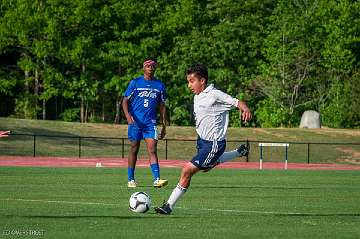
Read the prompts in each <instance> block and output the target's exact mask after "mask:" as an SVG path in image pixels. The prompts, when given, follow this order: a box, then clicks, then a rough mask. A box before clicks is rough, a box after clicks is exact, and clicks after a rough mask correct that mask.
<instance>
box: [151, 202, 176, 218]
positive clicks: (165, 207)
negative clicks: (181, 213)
mask: <svg viewBox="0 0 360 239" xmlns="http://www.w3.org/2000/svg"><path fill="white" fill-rule="evenodd" d="M155 212H156V213H159V214H165V215H169V214H170V213H171V212H172V210H171V208H170V205H169V203H167V202H165V203H164V205H162V206H161V207H155Z"/></svg>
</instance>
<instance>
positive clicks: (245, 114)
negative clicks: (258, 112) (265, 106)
mask: <svg viewBox="0 0 360 239" xmlns="http://www.w3.org/2000/svg"><path fill="white" fill-rule="evenodd" d="M241 118H242V120H243V121H245V122H247V121H249V120H251V118H252V115H251V112H250V110H244V111H243V112H242V114H241Z"/></svg>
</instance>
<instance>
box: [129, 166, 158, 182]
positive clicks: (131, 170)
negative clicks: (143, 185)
mask: <svg viewBox="0 0 360 239" xmlns="http://www.w3.org/2000/svg"><path fill="white" fill-rule="evenodd" d="M150 167H151V172H152V175H153V178H154V181H155V180H156V179H160V167H159V164H158V163H154V164H151V165H150ZM134 172H135V168H128V181H131V180H135V177H134Z"/></svg>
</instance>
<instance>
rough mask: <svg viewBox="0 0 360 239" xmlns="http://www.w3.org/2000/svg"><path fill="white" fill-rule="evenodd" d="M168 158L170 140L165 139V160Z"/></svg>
mask: <svg viewBox="0 0 360 239" xmlns="http://www.w3.org/2000/svg"><path fill="white" fill-rule="evenodd" d="M167 159H168V140H167V139H165V160H167Z"/></svg>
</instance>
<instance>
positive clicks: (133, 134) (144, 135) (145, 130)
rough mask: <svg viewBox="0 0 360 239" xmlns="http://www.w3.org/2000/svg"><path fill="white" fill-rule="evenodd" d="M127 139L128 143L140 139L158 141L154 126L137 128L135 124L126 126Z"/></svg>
mask: <svg viewBox="0 0 360 239" xmlns="http://www.w3.org/2000/svg"><path fill="white" fill-rule="evenodd" d="M128 138H129V140H130V141H140V140H142V139H149V138H150V139H155V140H157V139H158V134H157V127H156V125H154V124H150V125H144V126H139V125H138V124H136V123H135V122H134V123H132V124H129V125H128Z"/></svg>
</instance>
